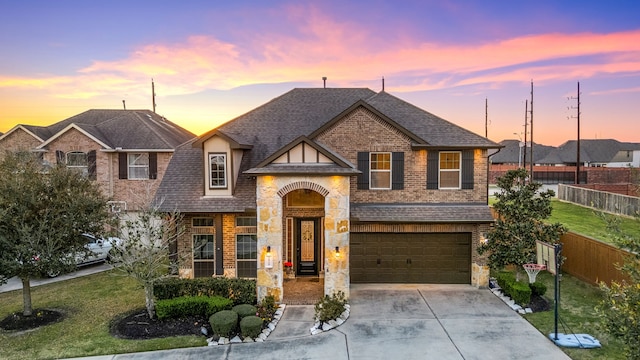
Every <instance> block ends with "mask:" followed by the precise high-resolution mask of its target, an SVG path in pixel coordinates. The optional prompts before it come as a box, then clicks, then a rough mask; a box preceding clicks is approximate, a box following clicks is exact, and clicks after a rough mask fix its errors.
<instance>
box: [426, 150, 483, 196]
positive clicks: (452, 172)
mask: <svg viewBox="0 0 640 360" xmlns="http://www.w3.org/2000/svg"><path fill="white" fill-rule="evenodd" d="M473 173H474V151H473V150H471V149H469V150H462V151H436V150H430V151H429V152H428V153H427V189H431V190H437V189H445V190H452V189H454V190H455V189H463V190H464V189H473V188H474V175H473Z"/></svg>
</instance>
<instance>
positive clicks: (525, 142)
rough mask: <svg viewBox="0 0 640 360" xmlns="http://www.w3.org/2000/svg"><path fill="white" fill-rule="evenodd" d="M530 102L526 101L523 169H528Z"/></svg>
mask: <svg viewBox="0 0 640 360" xmlns="http://www.w3.org/2000/svg"><path fill="white" fill-rule="evenodd" d="M528 107H529V100H525V101H524V154H523V155H522V167H523V168H524V169H526V168H527V115H528V113H529V109H528Z"/></svg>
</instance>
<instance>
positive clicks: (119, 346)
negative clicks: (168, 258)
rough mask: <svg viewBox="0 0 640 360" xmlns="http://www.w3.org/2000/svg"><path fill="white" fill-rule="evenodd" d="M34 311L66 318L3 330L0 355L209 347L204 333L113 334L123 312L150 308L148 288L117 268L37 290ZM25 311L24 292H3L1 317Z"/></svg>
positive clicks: (15, 356) (68, 354)
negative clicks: (34, 326) (127, 336)
mask: <svg viewBox="0 0 640 360" xmlns="http://www.w3.org/2000/svg"><path fill="white" fill-rule="evenodd" d="M31 295H32V301H33V307H34V309H37V308H47V309H58V310H61V311H62V312H64V313H65V316H66V317H65V319H64V320H63V321H61V322H58V323H56V324H52V325H47V326H43V327H41V328H38V329H36V330H33V331H29V332H24V333H15V332H6V331H0V344H2V345H1V346H0V359H58V358H71V357H80V356H94V355H104V354H116V353H129V352H140V351H150V350H161V349H172V348H180V347H191V346H204V345H206V341H205V339H204V337H202V336H180V337H170V338H162V339H151V340H125V339H117V338H115V337H113V336H111V334H110V333H109V326H110V323H111V322H112V321H113V320H114V319H115V318H116V317H117V316H119V315H122V314H124V313H126V312H128V311H131V310H134V309H139V308H142V307H144V291H143V290H142V288H141V287H139V286H138V285H137V283H136V282H134V281H133V280H131V279H129V278H126V277H121V276H115V275H114V274H113V271H109V272H104V273H99V274H94V275H89V276H83V277H80V278H76V279H71V280H66V281H60V282H56V283H51V284H47V285H40V286H37V287H33V288H32V289H31ZM19 311H22V290H17V291H11V292H7V293H0V319H1V318H4V317H6V316H7V315H9V314H11V313H14V312H19Z"/></svg>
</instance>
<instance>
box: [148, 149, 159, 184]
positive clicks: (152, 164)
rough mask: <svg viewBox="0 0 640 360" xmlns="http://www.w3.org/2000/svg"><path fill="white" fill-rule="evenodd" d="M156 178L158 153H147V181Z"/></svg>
mask: <svg viewBox="0 0 640 360" xmlns="http://www.w3.org/2000/svg"><path fill="white" fill-rule="evenodd" d="M157 178H158V153H154V152H152V153H149V179H157Z"/></svg>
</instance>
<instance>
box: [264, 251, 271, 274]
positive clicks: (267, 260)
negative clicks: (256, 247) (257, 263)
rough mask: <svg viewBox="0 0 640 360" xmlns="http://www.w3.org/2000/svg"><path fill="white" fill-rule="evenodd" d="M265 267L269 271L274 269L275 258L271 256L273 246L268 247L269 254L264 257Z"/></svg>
mask: <svg viewBox="0 0 640 360" xmlns="http://www.w3.org/2000/svg"><path fill="white" fill-rule="evenodd" d="M264 267H265V268H267V269H271V268H273V256H271V246H267V254H266V256H265V257H264Z"/></svg>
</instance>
